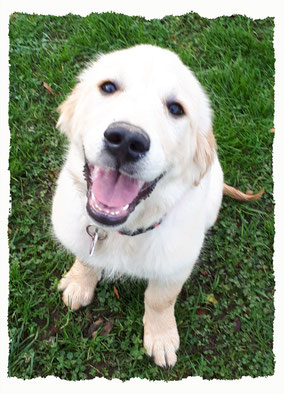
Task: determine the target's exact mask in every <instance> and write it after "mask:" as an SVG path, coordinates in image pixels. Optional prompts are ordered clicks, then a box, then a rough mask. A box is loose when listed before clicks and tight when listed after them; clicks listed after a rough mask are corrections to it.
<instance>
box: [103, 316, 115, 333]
mask: <svg viewBox="0 0 284 394" xmlns="http://www.w3.org/2000/svg"><path fill="white" fill-rule="evenodd" d="M113 323H114V320H113V319H110V320H108V321H107V322H106V323H105V324H104V326H103V328H102V331H101V335H102V336H104V335H108V334H109V333H110V332H111V330H112V327H113Z"/></svg>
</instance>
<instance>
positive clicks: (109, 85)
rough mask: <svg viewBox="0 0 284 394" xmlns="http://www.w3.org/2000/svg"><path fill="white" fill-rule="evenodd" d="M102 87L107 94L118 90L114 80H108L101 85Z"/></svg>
mask: <svg viewBox="0 0 284 394" xmlns="http://www.w3.org/2000/svg"><path fill="white" fill-rule="evenodd" d="M100 89H101V90H102V91H103V92H104V93H107V94H113V93H115V92H116V91H117V87H116V85H115V84H114V83H113V82H110V81H107V82H104V83H103V84H102V85H100Z"/></svg>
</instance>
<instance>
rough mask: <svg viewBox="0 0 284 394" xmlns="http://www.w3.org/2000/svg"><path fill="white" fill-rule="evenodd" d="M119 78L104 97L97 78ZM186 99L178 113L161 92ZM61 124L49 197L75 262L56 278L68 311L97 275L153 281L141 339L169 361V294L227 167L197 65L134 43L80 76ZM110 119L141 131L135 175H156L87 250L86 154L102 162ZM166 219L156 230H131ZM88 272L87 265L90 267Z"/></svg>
mask: <svg viewBox="0 0 284 394" xmlns="http://www.w3.org/2000/svg"><path fill="white" fill-rule="evenodd" d="M106 80H115V81H117V83H118V84H119V87H120V90H119V92H116V93H115V94H113V95H112V96H107V97H106V96H103V95H102V94H101V92H100V90H99V88H98V86H99V85H100V84H101V83H102V82H104V81H106ZM171 97H174V98H176V99H177V100H178V101H179V102H180V103H182V105H183V107H184V109H185V115H184V116H183V117H180V118H174V117H173V116H172V115H171V114H169V112H168V110H167V108H166V100H167V99H168V98H171ZM59 110H60V117H59V121H58V127H59V128H60V129H61V130H62V131H63V132H65V133H66V134H67V136H68V138H69V141H70V145H69V151H68V155H67V158H66V162H65V165H64V167H63V169H62V171H61V174H60V176H59V179H58V184H57V189H56V193H55V196H54V200H53V210H52V222H53V227H54V232H55V235H56V236H57V238H58V239H59V240H60V241H61V243H62V244H63V245H64V246H65V247H66V248H67V249H68V250H70V251H71V252H72V253H73V254H74V255H75V256H77V260H76V261H75V263H74V265H73V267H72V268H71V270H70V271H69V273H68V274H67V276H66V278H65V279H63V280H62V281H61V282H60V290H62V291H63V301H64V302H65V303H66V304H68V305H70V306H71V307H72V309H77V308H78V307H79V306H84V305H86V304H87V303H89V302H91V300H92V294H93V292H94V289H95V286H96V284H97V281H98V279H99V274H98V273H100V272H103V275H104V276H107V277H114V276H117V275H118V276H124V275H127V276H130V277H135V278H144V279H147V280H149V287H148V289H147V291H146V294H145V315H144V325H145V332H144V346H145V348H146V350H147V352H148V354H149V355H151V356H153V357H154V361H155V362H156V363H157V364H158V365H167V364H168V365H174V363H175V361H176V351H177V349H178V346H179V337H178V332H177V328H176V323H175V317H174V303H175V299H176V297H177V295H178V293H179V291H180V289H181V287H182V285H183V283H184V281H185V280H186V279H187V278H188V277H189V275H190V273H191V271H192V268H193V266H194V264H195V262H196V260H197V258H198V255H199V253H200V250H201V247H202V244H203V241H204V236H205V233H206V231H207V230H208V228H209V227H210V226H212V225H213V224H214V222H215V220H216V217H217V214H218V210H219V208H220V204H221V199H222V190H223V173H222V170H221V167H220V164H219V161H218V157H217V153H216V149H215V140H214V136H213V134H212V121H211V109H210V106H209V101H208V99H207V96H206V94H205V93H204V91H203V89H202V87H201V86H200V84H199V82H198V81H197V79H196V78H195V77H194V75H193V73H192V72H191V71H190V70H189V69H188V68H187V67H186V66H185V65H183V63H182V62H181V61H180V59H179V58H178V57H177V55H175V54H173V53H172V52H170V51H168V50H165V49H161V48H158V47H153V46H149V45H140V46H136V47H133V48H130V49H126V50H122V51H117V52H113V53H110V54H108V55H103V56H101V57H100V58H99V59H98V60H97V61H96V62H93V63H91V64H90V65H89V66H88V68H87V69H86V70H85V71H83V73H82V74H81V76H80V77H79V82H78V84H77V85H76V87H75V88H74V90H73V92H72V93H71V94H70V96H69V97H68V98H67V99H66V101H65V102H64V103H63V104H62V105H61V106H60V108H59ZM114 121H124V122H129V123H132V124H134V125H137V126H139V127H141V128H143V129H144V130H146V131H147V133H148V135H149V136H150V139H151V147H150V150H149V152H148V153H147V155H146V157H145V159H143V165H142V166H141V169H140V179H141V180H144V181H145V182H146V181H151V180H153V179H155V178H156V177H157V176H158V175H159V174H161V173H162V172H165V173H166V175H165V176H164V177H163V178H162V179H161V180H160V181H159V182H158V184H157V186H156V188H155V190H154V191H153V192H152V194H151V195H150V197H149V198H147V199H146V200H143V201H142V202H140V203H139V205H138V206H137V207H136V209H135V210H134V212H132V213H131V214H130V216H129V218H128V219H127V222H126V223H125V224H123V225H121V226H117V227H116V228H107V227H106V226H102V225H98V227H103V228H105V229H106V231H107V233H108V237H107V238H106V239H105V240H104V241H99V242H98V244H97V248H96V251H95V253H94V256H92V257H90V256H89V247H90V237H89V235H88V234H87V233H86V226H88V225H89V224H95V223H94V221H93V219H92V218H91V217H90V216H89V215H88V214H87V211H86V201H87V200H86V191H87V189H86V182H85V180H84V178H83V166H84V155H83V149H82V144H83V145H84V147H85V153H86V156H87V158H88V160H90V161H91V162H93V163H94V164H98V163H100V160H101V150H102V146H103V145H102V144H103V133H104V131H105V130H106V129H107V127H108V126H109V124H111V123H112V122H114ZM161 218H163V222H162V224H161V225H160V226H158V227H157V228H156V229H154V230H152V231H149V232H147V233H144V234H141V235H138V236H134V237H128V236H122V235H120V234H119V233H118V231H117V230H119V229H121V228H127V230H130V231H134V230H136V229H137V228H139V227H145V228H146V227H148V226H150V225H151V224H153V223H155V222H157V221H159V220H160V219H161ZM92 272H93V273H92Z"/></svg>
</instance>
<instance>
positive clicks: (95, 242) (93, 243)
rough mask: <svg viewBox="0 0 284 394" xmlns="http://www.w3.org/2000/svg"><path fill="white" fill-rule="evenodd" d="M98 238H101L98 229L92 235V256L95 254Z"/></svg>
mask: <svg viewBox="0 0 284 394" xmlns="http://www.w3.org/2000/svg"><path fill="white" fill-rule="evenodd" d="M98 239H99V234H98V231H96V232H95V234H94V235H93V236H92V241H91V247H90V252H89V254H90V256H93V254H94V251H95V247H96V244H97V242H98Z"/></svg>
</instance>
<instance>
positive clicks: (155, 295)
mask: <svg viewBox="0 0 284 394" xmlns="http://www.w3.org/2000/svg"><path fill="white" fill-rule="evenodd" d="M182 285H183V282H180V283H172V284H165V283H163V282H157V281H150V282H149V285H148V288H147V290H146V292H145V314H144V318H143V323H144V347H145V349H146V350H147V353H148V355H149V356H152V357H153V358H154V361H155V363H156V364H157V365H160V366H163V367H165V366H166V365H169V366H173V365H174V364H175V363H176V361H177V356H176V351H177V350H178V348H179V335H178V330H177V325H176V319H175V316H174V306H175V301H176V298H177V296H178V294H179V293H180V291H181V288H182Z"/></svg>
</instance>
